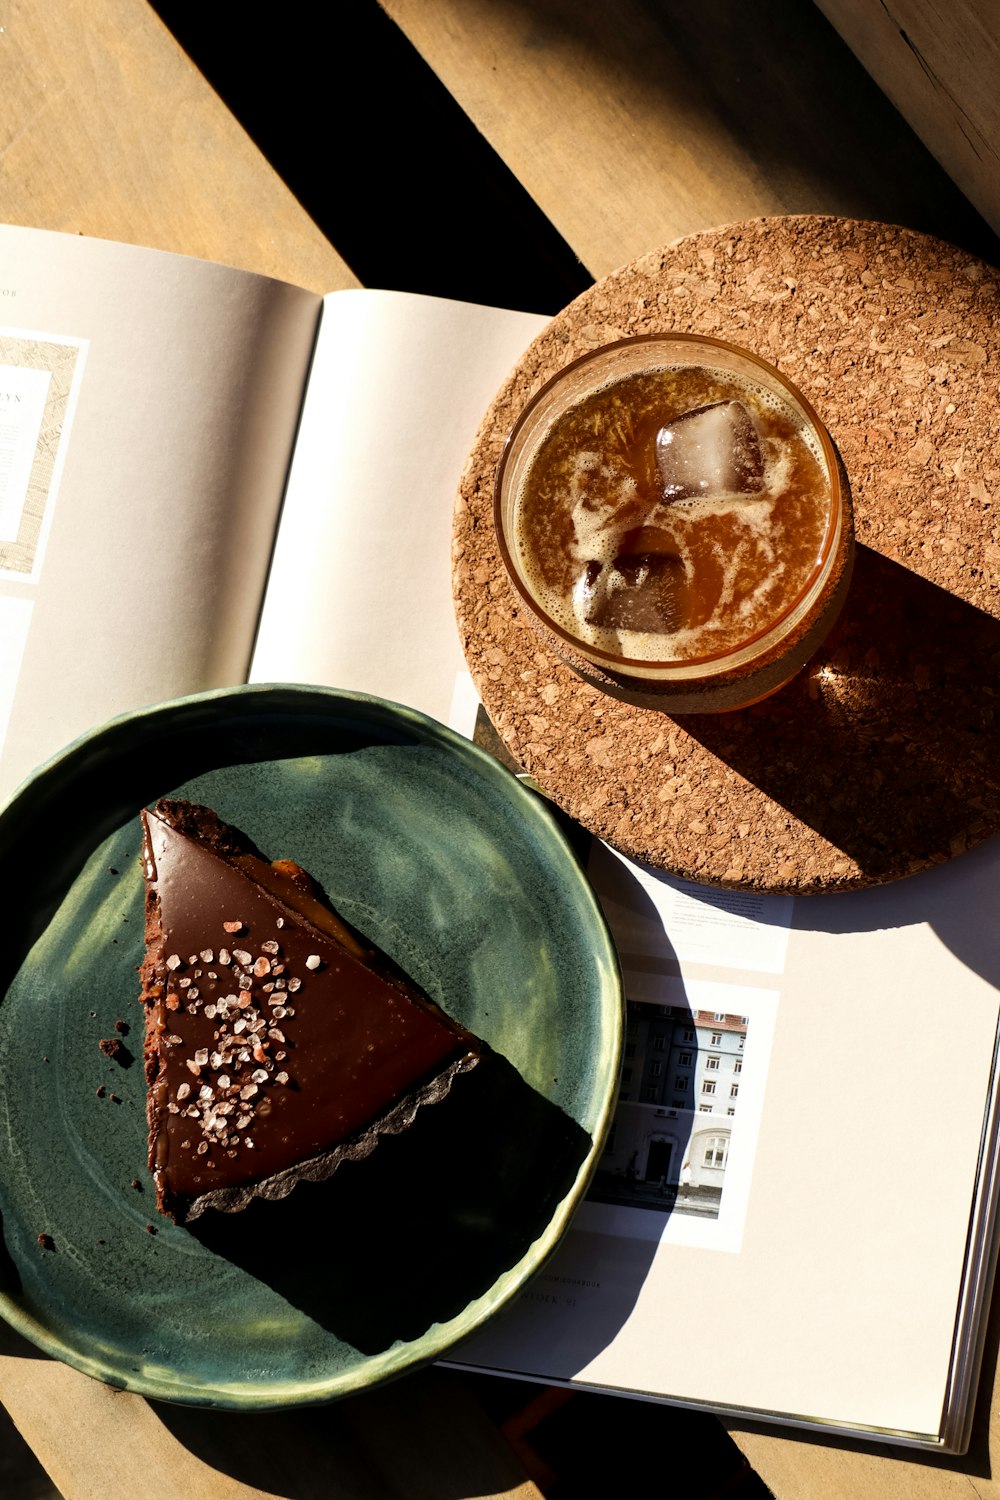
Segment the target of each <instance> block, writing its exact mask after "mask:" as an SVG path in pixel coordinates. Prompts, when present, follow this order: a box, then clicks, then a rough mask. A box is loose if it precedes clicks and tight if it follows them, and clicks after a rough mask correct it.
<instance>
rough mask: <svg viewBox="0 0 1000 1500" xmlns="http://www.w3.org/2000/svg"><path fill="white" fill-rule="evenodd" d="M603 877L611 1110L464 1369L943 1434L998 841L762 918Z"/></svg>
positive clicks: (690, 889) (987, 1025) (987, 1050)
mask: <svg viewBox="0 0 1000 1500" xmlns="http://www.w3.org/2000/svg"><path fill="white" fill-rule="evenodd" d="M591 875H592V877H593V878H594V881H595V886H596V889H597V891H598V894H599V896H600V899H601V901H602V904H603V906H604V909H605V913H606V915H607V917H608V920H609V923H610V925H611V928H612V932H613V934H614V936H615V938H616V942H617V944H618V946H619V950H620V952H621V955H622V964H623V971H624V978H625V985H626V994H627V999H628V1008H629V1023H628V1028H627V1032H626V1038H627V1039H626V1054H627V1055H626V1057H625V1059H624V1069H623V1076H622V1084H621V1091H620V1095H619V1102H618V1108H617V1111H616V1115H615V1122H614V1125H613V1127H612V1131H611V1135H610V1137H609V1140H608V1143H607V1146H606V1149H605V1152H604V1154H603V1156H602V1158H601V1161H600V1163H599V1166H598V1171H597V1174H596V1177H595V1180H594V1183H593V1184H592V1187H591V1189H590V1193H589V1195H588V1198H587V1200H586V1201H585V1202H584V1203H583V1204H582V1206H581V1208H580V1210H579V1212H578V1214H577V1216H576V1218H575V1220H574V1223H573V1226H572V1228H571V1230H570V1232H569V1234H568V1236H567V1238H566V1240H565V1241H564V1242H563V1244H562V1246H561V1247H560V1248H559V1250H558V1251H557V1252H556V1255H555V1256H554V1257H553V1259H552V1261H551V1262H550V1263H549V1264H548V1265H547V1266H546V1267H545V1268H543V1270H542V1271H541V1273H540V1274H539V1275H538V1276H537V1277H536V1278H535V1279H534V1281H533V1282H532V1283H531V1284H530V1285H529V1287H528V1288H527V1289H526V1290H525V1292H524V1293H523V1294H522V1296H521V1297H520V1299H519V1300H518V1301H517V1302H516V1303H515V1304H514V1305H513V1306H512V1307H511V1308H510V1309H509V1310H507V1311H505V1312H504V1313H502V1314H501V1315H500V1316H499V1317H498V1318H496V1319H495V1320H493V1321H492V1322H491V1323H490V1324H489V1325H488V1326H487V1327H486V1329H485V1330H484V1331H483V1332H482V1333H481V1334H480V1335H478V1336H477V1337H476V1338H475V1339H473V1340H472V1341H471V1342H470V1343H468V1344H466V1345H464V1346H463V1348H462V1351H461V1357H460V1359H459V1360H457V1361H455V1363H460V1364H464V1365H467V1366H469V1367H472V1368H479V1369H495V1370H503V1371H506V1372H507V1373H510V1374H514V1375H519V1376H522V1377H523V1376H526V1377H529V1378H534V1379H541V1380H546V1381H554V1382H557V1383H559V1382H567V1383H568V1382H580V1383H581V1384H583V1385H586V1386H594V1387H598V1388H602V1389H609V1390H620V1391H626V1392H629V1391H630V1392H634V1393H639V1394H643V1395H648V1396H653V1397H657V1396H658V1397H662V1398H666V1399H670V1400H674V1401H679V1402H690V1403H695V1404H698V1405H704V1406H708V1407H715V1408H717V1409H720V1410H726V1411H729V1412H741V1413H750V1414H761V1415H772V1416H777V1417H779V1418H781V1419H783V1420H786V1421H788V1420H790V1421H792V1422H796V1423H801V1422H804V1423H807V1424H808V1423H820V1424H830V1425H831V1426H832V1427H833V1428H834V1429H840V1430H844V1431H852V1430H870V1431H873V1432H883V1433H886V1434H893V1435H896V1436H899V1435H901V1434H903V1435H916V1437H917V1438H918V1439H921V1440H929V1439H932V1438H933V1437H934V1436H935V1435H936V1434H937V1433H938V1431H939V1428H940V1424H941V1421H942V1410H943V1406H944V1402H945V1396H946V1393H947V1391H948V1387H949V1377H950V1369H951V1364H952V1358H953V1354H955V1353H956V1351H961V1349H962V1347H963V1343H964V1341H965V1340H967V1339H969V1338H970V1337H972V1338H974V1330H970V1329H968V1328H963V1329H959V1330H958V1334H956V1320H957V1316H958V1308H959V1300H960V1295H961V1294H962V1291H963V1285H964V1277H965V1274H966V1261H965V1257H966V1240H967V1234H968V1231H969V1225H970V1217H971V1215H972V1212H973V1208H974V1206H975V1202H976V1193H977V1187H978V1185H979V1180H980V1179H979V1176H978V1172H979V1167H980V1162H979V1154H980V1144H981V1140H982V1137H983V1130H984V1119H985V1117H986V1113H987V1110H988V1107H989V1105H990V1100H991V1091H992V1090H993V1089H994V1087H995V1077H994V1049H995V1044H996V1038H997V1029H998V1020H1000V990H998V983H1000V944H998V942H997V940H996V937H995V934H994V932H993V929H992V927H991V926H990V924H988V923H984V922H983V921H982V917H981V914H982V913H983V912H984V911H988V910H989V909H990V899H991V893H992V891H993V890H995V888H996V882H997V879H998V877H1000V843H998V841H997V840H993V841H991V842H990V843H988V844H986V845H984V846H982V847H981V848H979V849H977V850H974V851H972V852H971V853H970V854H966V855H964V856H962V857H961V858H960V859H957V860H955V861H953V862H952V863H950V864H948V865H946V866H942V867H939V868H937V869H934V870H931V871H927V872H925V873H924V874H922V875H918V876H914V877H912V878H911V879H909V880H906V881H900V882H898V883H896V884H895V885H891V886H887V887H884V888H881V889H877V890H872V891H868V892H860V893H857V894H851V895H837V896H832V897H826V898H823V897H813V898H808V899H807V898H799V899H797V900H795V901H792V900H791V899H790V898H788V897H781V896H778V897H768V896H764V897H755V898H753V900H754V901H756V902H759V903H760V909H759V910H758V911H756V912H754V913H753V914H752V916H751V915H750V914H749V913H748V910H747V909H746V907H745V905H744V904H743V903H742V902H738V903H737V906H736V908H735V909H733V910H731V911H730V913H729V915H728V917H727V916H725V915H720V912H724V908H725V902H724V901H720V899H719V898H720V897H722V895H723V893H720V892H715V891H711V890H707V889H704V888H701V887H697V886H691V885H686V884H685V883H684V882H679V881H676V880H674V879H672V878H670V877H667V876H663V875H659V874H657V873H656V872H655V871H650V870H648V869H644V868H640V867H638V866H635V865H634V864H633V862H631V861H629V860H626V859H624V858H623V857H622V856H620V855H617V854H615V853H614V852H613V851H611V850H608V849H604V848H602V847H601V846H598V848H597V850H596V852H595V857H594V859H593V861H592V864H591ZM737 894H739V893H737ZM679 898H683V900H682V901H681V900H679ZM698 906H701V908H702V914H701V920H700V921H699V919H698V913H697V908H698ZM678 912H680V913H681V920H680V921H677V920H676V917H677V914H678ZM748 921H751V922H752V923H753V925H754V926H756V927H760V928H761V929H763V930H761V931H758V932H757V933H756V935H753V934H750V933H748V932H747V931H746V930H745V923H746V922H748ZM748 938H749V941H747V939H748ZM765 960H766V962H765ZM630 1047H631V1051H629V1049H630ZM706 1086H707V1087H708V1088H709V1089H710V1092H709V1093H703V1089H704V1088H705V1087H706ZM647 1091H648V1092H647ZM734 1091H735V1094H738V1095H739V1098H738V1099H737V1098H736V1097H735V1096H734ZM720 1094H721V1099H720ZM686 1101H690V1102H689V1103H688V1104H686ZM745 1104H746V1105H747V1106H748V1109H747V1112H746V1114H744V1105H745ZM730 1110H732V1113H731V1114H730V1112H729V1111H730Z"/></svg>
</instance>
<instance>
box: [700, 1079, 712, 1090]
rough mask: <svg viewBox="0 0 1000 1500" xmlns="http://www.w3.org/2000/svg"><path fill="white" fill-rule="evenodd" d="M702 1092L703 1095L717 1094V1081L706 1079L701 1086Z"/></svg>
mask: <svg viewBox="0 0 1000 1500" xmlns="http://www.w3.org/2000/svg"><path fill="white" fill-rule="evenodd" d="M701 1091H702V1093H703V1094H714V1093H715V1079H714V1078H706V1079H705V1082H704V1083H703V1084H702V1086H701Z"/></svg>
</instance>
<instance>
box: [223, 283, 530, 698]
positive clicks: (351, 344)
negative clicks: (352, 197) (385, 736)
mask: <svg viewBox="0 0 1000 1500" xmlns="http://www.w3.org/2000/svg"><path fill="white" fill-rule="evenodd" d="M545 322H546V319H544V318H541V317H538V316H536V315H533V314H529V313H519V312H508V311H501V310H499V309H496V308H486V307H478V306H475V305H473V304H470V303H462V302H451V301H447V300H444V299H440V298H432V297H422V296H416V295H411V294H409V293H405V292H374V291H362V292H352V291H344V292H336V293H333V294H331V295H330V296H329V297H327V298H326V299H325V303H324V308H323V319H322V326H321V332H320V338H319V341H318V346H317V351H316V357H315V361H314V364H313V369H312V372H311V375H310V380H309V394H308V398H307V402H306V406H305V410H304V412H303V419H302V426H301V429H300V432H299V438H298V442H297V444H296V451H295V459H294V462H293V465H292V473H291V477H290V481H289V486H288V492H287V495H286V498H285V506H284V510H283V512H282V517H281V527H280V531H279V536H278V542H277V546H276V549H275V554H274V560H273V564H272V568H271V574H270V577H269V580H268V588H267V598H266V601H265V606H264V610H263V614H262V618H261V626H260V632H259V634H258V638H257V645H256V649H255V651H254V658H253V665H252V669H251V674H250V678H251V681H254V682H281V681H295V682H312V683H318V684H321V685H324V686H329V687H339V688H345V689H348V690H350V691H354V692H366V693H374V694H376V695H377V696H380V697H384V698H389V699H391V700H393V701H395V702H400V703H406V704H408V705H409V706H411V707H414V708H419V709H421V710H422V711H423V712H425V713H428V714H430V715H431V716H432V717H434V718H437V719H440V720H445V719H446V718H447V716H448V709H449V705H450V703H451V696H452V692H453V689H454V683H455V677H456V674H457V673H458V672H460V671H461V670H463V669H464V665H465V663H464V659H463V655H462V649H461V644H460V642H459V639H458V631H457V628H456V625H455V618H454V611H453V606H452V590H451V562H450V559H451V526H452V510H453V507H454V501H455V496H456V494H457V491H458V484H459V480H460V478H461V474H462V469H463V466H464V464H465V461H466V459H467V457H468V454H469V451H470V449H471V447H472V443H473V439H474V437H475V434H476V430H477V428H478V426H479V423H480V421H481V420H482V418H483V416H484V414H485V412H486V409H487V407H488V406H489V404H490V402H491V401H492V399H493V397H494V395H495V394H496V391H497V390H498V388H499V387H500V385H501V384H502V383H503V381H504V379H505V378H506V376H507V375H508V374H509V372H510V370H511V368H512V367H513V365H514V364H515V363H516V361H517V359H518V358H519V357H520V355H521V354H522V353H523V352H524V349H525V348H526V347H527V345H528V343H529V342H530V341H531V339H532V338H533V337H534V336H535V334H536V333H538V332H539V331H540V330H541V329H542V328H543V327H544V326H545Z"/></svg>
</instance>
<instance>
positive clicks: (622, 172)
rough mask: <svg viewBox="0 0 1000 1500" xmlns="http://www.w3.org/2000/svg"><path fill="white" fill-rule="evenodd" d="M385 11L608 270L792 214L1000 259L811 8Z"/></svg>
mask: <svg viewBox="0 0 1000 1500" xmlns="http://www.w3.org/2000/svg"><path fill="white" fill-rule="evenodd" d="M382 3H383V8H384V9H385V10H386V11H387V12H388V14H389V15H390V16H391V17H392V18H393V19H394V20H395V21H396V23H397V24H398V25H399V26H400V27H401V28H402V30H403V31H404V32H405V33H406V35H407V36H408V37H409V39H410V41H411V42H412V43H413V44H414V46H415V47H416V48H417V49H418V51H419V52H420V53H421V55H422V56H423V58H424V59H425V61H426V62H427V63H428V64H429V65H430V66H431V67H432V68H433V69H434V71H435V72H436V73H437V74H438V76H439V78H441V80H442V81H443V82H444V83H445V84H446V85H447V87H448V88H449V89H450V90H451V92H452V93H453V94H454V96H455V98H456V99H457V100H458V101H459V103H460V104H461V105H462V107H463V108H464V109H465V111H466V113H467V114H468V115H469V116H470V117H471V118H472V120H473V122H474V123H475V124H476V125H477V126H478V127H479V129H480V130H481V131H482V133H483V134H484V135H485V136H486V138H487V140H488V141H489V142H490V144H491V145H492V146H493V147H494V149H495V150H496V151H497V152H498V153H499V155H500V156H501V157H502V158H503V159H504V161H505V162H506V164H507V166H508V167H509V168H510V169H511V170H512V171H513V172H514V173H515V174H516V176H517V177H518V178H519V179H520V181H521V182H522V184H523V185H524V186H525V187H526V188H527V189H528V191H529V192H530V193H531V195H532V197H533V198H534V199H535V201H536V203H537V204H538V205H539V207H540V208H542V209H543V210H544V212H545V213H546V214H547V215H548V217H549V219H550V220H551V221H552V223H553V224H554V225H555V226H556V228H557V229H559V231H560V232H561V233H562V235H563V236H564V238H565V239H566V240H567V241H568V243H569V244H570V245H571V247H572V248H573V249H574V250H575V251H576V253H577V255H578V256H579V257H580V259H581V260H582V262H583V263H584V265H585V266H586V267H587V268H588V270H589V271H590V272H591V273H592V275H594V276H595V277H597V278H599V277H601V276H604V275H606V274H607V273H608V272H610V271H612V270H615V269H616V268H617V267H618V266H621V265H623V264H625V263H627V262H629V261H631V260H634V259H637V258H638V257H639V256H641V255H643V254H645V253H646V252H647V251H648V250H651V249H653V248H654V247H655V246H658V245H663V244H666V243H668V242H669V241H671V240H672V239H675V238H678V237H679V236H681V235H686V234H689V233H691V232H693V231H696V230H699V229H707V228H714V227H716V226H718V225H721V224H727V223H732V222H735V221H737V220H741V219H749V218H754V217H758V216H761V215H773V214H784V213H831V214H842V215H845V216H847V217H852V218H857V219H879V220H882V221H883V222H887V223H893V224H901V225H904V226H906V227H908V228H913V229H919V230H923V231H924V232H930V233H934V234H937V235H940V236H941V237H942V238H945V239H948V240H953V241H956V242H958V243H960V244H962V245H963V247H964V248H966V249H969V250H972V251H973V252H974V253H977V254H981V255H983V256H984V257H985V258H987V259H990V258H995V254H996V244H995V242H994V241H993V239H992V237H990V236H989V235H988V234H984V232H983V226H982V225H981V224H980V222H979V220H978V218H977V216H976V215H974V214H973V213H972V211H971V209H970V208H969V205H968V203H967V202H966V201H965V199H964V198H963V197H962V195H961V194H960V193H959V192H958V190H957V189H956V188H955V186H954V185H953V184H952V183H951V182H950V180H949V179H948V178H947V176H946V174H945V173H944V172H943V171H942V170H941V169H940V168H938V167H937V165H936V164H935V162H934V160H933V158H932V157H931V156H930V155H929V153H928V152H927V151H926V150H925V149H924V148H923V147H922V146H921V145H920V143H919V141H917V139H916V137H915V136H913V135H912V133H911V132H910V131H909V130H908V129H907V128H906V126H905V125H904V123H903V121H902V120H901V119H900V117H899V115H898V114H897V112H896V111H895V110H894V109H893V108H892V106H891V105H890V104H889V103H888V101H887V100H886V99H885V97H884V96H883V95H882V94H881V92H880V91H879V90H878V89H877V88H875V87H873V85H872V84H871V81H870V79H869V78H868V76H867V75H866V73H865V71H864V69H863V68H862V67H861V65H860V64H859V63H858V62H857V60H856V59H855V58H854V57H853V55H852V54H851V52H850V50H849V49H848V48H847V47H846V46H845V45H844V44H843V43H842V42H841V40H840V38H839V37H838V35H837V33H836V31H835V30H834V29H833V27H831V26H830V25H829V24H827V22H826V21H825V20H824V18H823V17H822V15H821V14H820V13H819V11H817V10H816V9H815V8H814V7H812V6H810V5H804V4H802V3H801V0H760V3H759V4H755V5H752V6H750V5H746V4H745V3H739V0H713V4H712V5H711V7H706V6H704V5H703V4H695V3H694V0H679V3H673V4H670V5H665V4H660V5H649V4H643V3H641V0H616V3H615V4H613V5H607V4H603V3H600V0H579V3H575V0H530V3H529V0H435V3H434V4H428V3H427V0H382ZM872 8H873V9H877V8H878V7H877V6H874V5H873V6H872ZM481 232H487V233H488V225H487V226H481Z"/></svg>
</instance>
